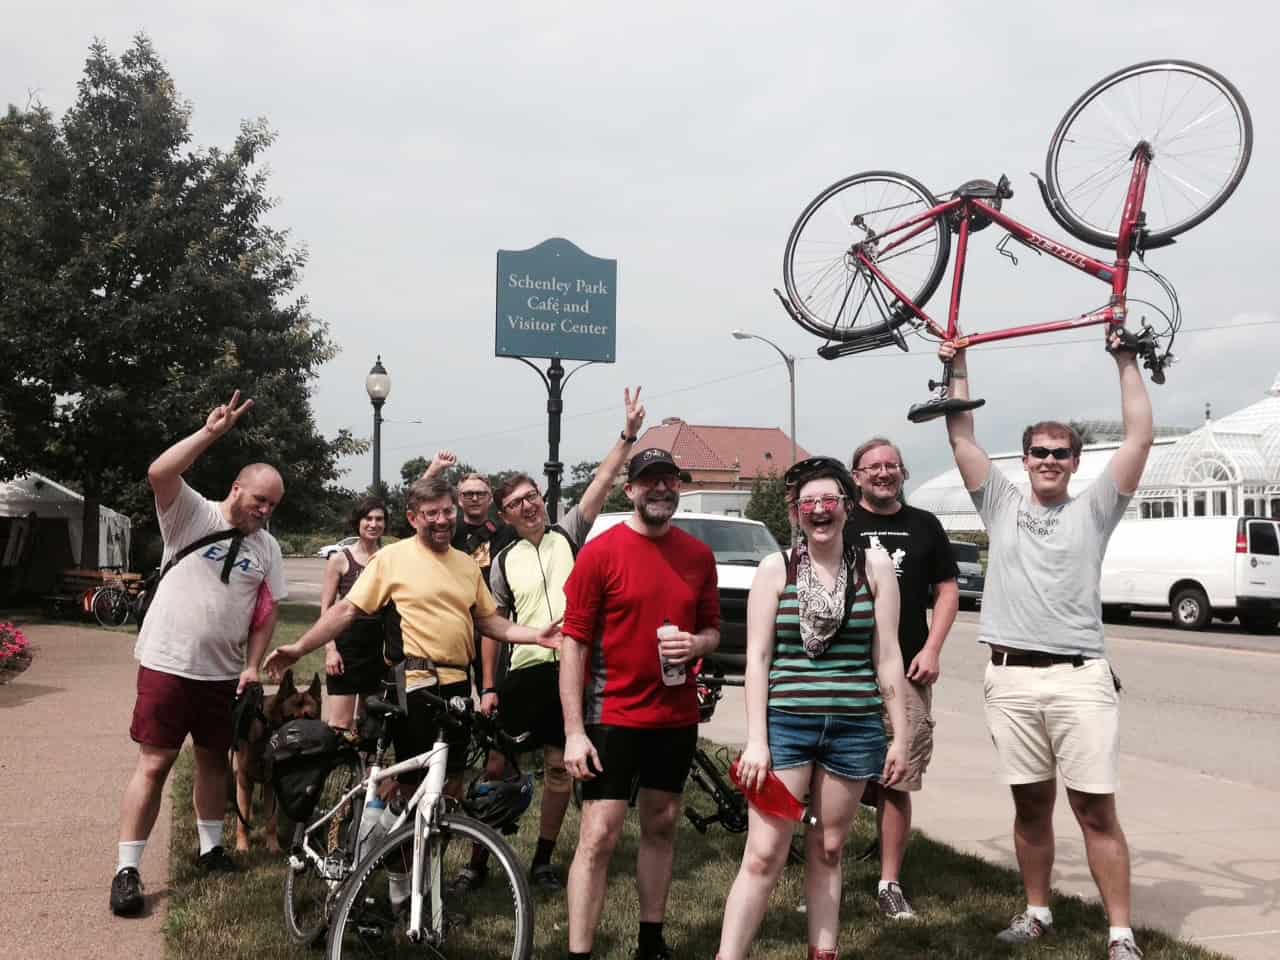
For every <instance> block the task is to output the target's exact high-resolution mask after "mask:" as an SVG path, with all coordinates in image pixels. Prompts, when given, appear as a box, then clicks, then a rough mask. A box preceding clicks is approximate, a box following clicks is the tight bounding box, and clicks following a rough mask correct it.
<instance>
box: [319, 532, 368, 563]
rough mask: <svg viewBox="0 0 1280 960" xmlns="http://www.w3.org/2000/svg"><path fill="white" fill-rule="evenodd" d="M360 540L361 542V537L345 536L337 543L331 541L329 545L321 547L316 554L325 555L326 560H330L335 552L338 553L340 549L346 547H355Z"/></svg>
mask: <svg viewBox="0 0 1280 960" xmlns="http://www.w3.org/2000/svg"><path fill="white" fill-rule="evenodd" d="M359 542H360V538H359V537H343V538H342V539H341V540H339V541H338V542H337V543H331V544H329V545H328V546H325V547H321V548H320V549H319V550H317V551H316V556H317V557H324V558H325V559H326V560H328V559H329V558H330V557H331V556H333V555H334V554H335V553H337V552H338V551H339V550H341V549H343V548H344V547H354V546H355V545H356V544H357V543H359Z"/></svg>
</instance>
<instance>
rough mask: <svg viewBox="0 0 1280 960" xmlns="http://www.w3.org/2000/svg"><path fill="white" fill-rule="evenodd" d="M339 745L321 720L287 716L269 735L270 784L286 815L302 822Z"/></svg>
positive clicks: (333, 734) (312, 810)
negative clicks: (277, 728) (283, 722)
mask: <svg viewBox="0 0 1280 960" xmlns="http://www.w3.org/2000/svg"><path fill="white" fill-rule="evenodd" d="M340 745H341V744H340V741H339V739H338V735H337V734H336V733H334V731H333V729H332V728H330V726H329V725H328V724H327V723H325V722H324V721H323V720H310V719H301V720H290V721H289V722H288V723H286V724H285V725H284V726H283V727H281V728H280V729H279V730H277V731H276V732H275V733H273V734H272V735H271V739H270V741H268V743H267V763H268V766H269V768H270V770H271V784H272V786H273V787H275V792H276V799H278V800H279V801H280V806H281V807H282V808H283V809H284V812H285V814H286V815H287V816H288V817H289V819H291V820H293V821H294V822H296V823H306V822H307V820H308V819H310V817H311V814H312V813H314V812H315V809H316V801H318V800H319V799H320V791H321V790H322V789H323V788H324V780H325V777H327V776H328V775H329V771H330V770H332V769H333V767H334V762H335V760H336V759H337V756H338V750H339V747H340Z"/></svg>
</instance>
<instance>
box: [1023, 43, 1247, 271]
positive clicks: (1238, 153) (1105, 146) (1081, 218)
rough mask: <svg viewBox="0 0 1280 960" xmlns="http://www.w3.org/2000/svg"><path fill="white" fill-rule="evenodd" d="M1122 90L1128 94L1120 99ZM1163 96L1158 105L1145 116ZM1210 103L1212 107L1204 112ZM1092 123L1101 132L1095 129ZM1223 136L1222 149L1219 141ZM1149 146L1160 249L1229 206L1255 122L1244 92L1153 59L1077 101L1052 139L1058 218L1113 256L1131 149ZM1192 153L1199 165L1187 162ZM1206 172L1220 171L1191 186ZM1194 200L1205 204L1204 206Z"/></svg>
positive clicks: (1050, 189)
mask: <svg viewBox="0 0 1280 960" xmlns="http://www.w3.org/2000/svg"><path fill="white" fill-rule="evenodd" d="M1161 79H1163V87H1161V85H1160V82H1159V81H1160V80H1161ZM1121 88H1123V91H1122V92H1123V96H1117V94H1118V93H1119V92H1120V91H1121ZM1157 95H1158V96H1159V105H1158V106H1156V107H1154V108H1152V109H1148V107H1149V104H1150V103H1151V101H1152V100H1153V99H1154V98H1155V97H1156V96H1157ZM1205 98H1208V101H1209V102H1207V103H1205V104H1204V106H1203V107H1201V106H1200V105H1201V103H1202V102H1203V101H1204V100H1205ZM1215 101H1216V103H1214V102H1215ZM1113 106H1114V107H1116V109H1111V108H1112V107H1113ZM1211 106H1212V109H1210V107H1211ZM1196 110H1198V116H1195V115H1194V114H1193V115H1191V116H1190V117H1189V118H1188V115H1187V113H1186V112H1184V111H1196ZM1215 114H1221V116H1220V117H1215ZM1094 124H1097V125H1098V126H1099V127H1100V128H1101V129H1100V130H1098V131H1097V132H1095V131H1094V129H1093V125H1094ZM1117 135H1118V137H1117ZM1202 135H1207V136H1209V137H1210V138H1211V140H1210V143H1209V144H1208V145H1207V146H1206V145H1196V141H1195V138H1197V137H1200V136H1202ZM1216 138H1221V144H1214V143H1213V142H1212V140H1213V139H1216ZM1143 139H1145V140H1147V142H1148V143H1150V144H1151V148H1152V152H1153V158H1152V160H1151V165H1150V171H1149V173H1148V176H1147V192H1146V195H1145V197H1144V199H1143V209H1144V211H1145V212H1146V214H1147V222H1146V227H1145V230H1146V236H1145V240H1146V242H1147V243H1148V244H1150V245H1159V244H1161V243H1167V242H1168V241H1170V240H1171V239H1172V238H1173V237H1175V236H1177V235H1178V234H1180V233H1184V232H1185V231H1187V230H1190V229H1191V228H1192V227H1194V226H1196V225H1197V224H1199V223H1201V222H1203V221H1204V220H1205V219H1207V218H1208V217H1209V216H1210V215H1211V214H1213V213H1214V212H1215V211H1216V210H1217V209H1218V208H1219V207H1221V206H1222V205H1223V204H1224V203H1226V201H1227V198H1228V197H1230V196H1231V194H1232V193H1233V192H1234V191H1235V189H1236V187H1237V186H1238V185H1239V183H1240V180H1241V178H1242V177H1243V176H1244V172H1245V169H1246V168H1247V167H1248V166H1249V158H1250V156H1251V154H1252V152H1253V120H1252V118H1251V117H1250V115H1249V108H1248V106H1246V105H1245V102H1244V98H1243V97H1242V96H1241V95H1240V91H1238V90H1237V89H1236V88H1235V87H1234V86H1233V85H1232V84H1231V82H1230V81H1229V80H1227V78H1226V77H1224V76H1222V74H1220V73H1218V72H1217V71H1216V70H1213V69H1211V68H1209V67H1205V66H1202V65H1201V64H1198V63H1192V62H1191V61H1189V60H1148V61H1145V62H1143V63H1135V64H1133V65H1132V66H1129V67H1125V68H1124V69H1123V70H1117V71H1116V72H1115V73H1112V74H1109V75H1108V76H1106V77H1103V78H1102V79H1101V80H1099V81H1098V82H1097V83H1095V84H1094V85H1093V86H1092V87H1090V88H1089V89H1088V90H1086V91H1085V92H1084V93H1083V94H1081V95H1080V97H1079V98H1078V99H1077V100H1076V101H1075V103H1073V104H1072V105H1071V107H1070V108H1069V109H1068V110H1067V112H1066V114H1065V115H1064V116H1063V118H1062V120H1061V121H1059V123H1058V126H1057V129H1056V130H1054V133H1053V137H1052V138H1051V139H1050V141H1049V151H1048V153H1047V154H1046V155H1045V189H1046V191H1047V196H1046V201H1047V202H1048V203H1049V212H1050V213H1051V214H1052V215H1053V217H1054V219H1055V220H1057V221H1058V222H1059V223H1060V224H1061V225H1062V226H1063V227H1064V228H1066V229H1067V230H1068V231H1070V232H1071V234H1072V235H1073V236H1075V237H1077V238H1079V239H1080V240H1083V241H1084V242H1085V243H1090V244H1093V245H1094V246H1098V247H1104V248H1110V249H1114V248H1115V246H1116V244H1117V242H1118V240H1119V229H1120V215H1121V213H1122V212H1123V209H1124V201H1125V198H1126V196H1127V195H1128V189H1129V175H1130V173H1131V171H1132V164H1131V157H1132V152H1133V150H1134V148H1135V147H1136V146H1137V144H1138V141H1139V140H1143ZM1179 140H1182V141H1183V142H1182V143H1176V142H1177V141H1179ZM1175 143H1176V145H1175ZM1191 155H1194V156H1195V157H1196V159H1195V160H1194V161H1188V160H1187V159H1186V158H1187V157H1188V156H1191ZM1219 158H1222V159H1219ZM1208 167H1212V168H1213V171H1214V172H1211V173H1209V174H1208V175H1207V182H1206V188H1205V189H1204V190H1201V189H1200V187H1198V186H1196V185H1195V184H1192V183H1191V182H1190V179H1191V178H1193V177H1194V178H1200V177H1205V176H1206V174H1205V173H1204V171H1205V169H1206V168H1208ZM1082 176H1083V179H1082V178H1081V177H1082ZM1064 181H1065V182H1064ZM1188 191H1190V192H1188ZM1195 193H1199V194H1201V195H1202V196H1204V197H1206V198H1207V199H1205V200H1203V201H1200V200H1198V199H1196V198H1195V197H1194V196H1193V194H1195ZM1171 205H1172V207H1173V212H1171V211H1170V207H1171ZM1184 208H1185V209H1184Z"/></svg>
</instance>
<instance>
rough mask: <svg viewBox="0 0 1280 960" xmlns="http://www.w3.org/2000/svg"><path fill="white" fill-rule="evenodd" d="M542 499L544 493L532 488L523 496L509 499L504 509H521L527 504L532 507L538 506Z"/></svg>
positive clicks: (503, 506)
mask: <svg viewBox="0 0 1280 960" xmlns="http://www.w3.org/2000/svg"><path fill="white" fill-rule="evenodd" d="M541 501H542V494H541V493H539V492H538V491H537V490H530V491H529V492H528V493H526V494H525V495H524V496H523V497H515V498H514V499H511V500H508V501H507V502H506V503H504V504H503V505H502V509H503V510H520V509H522V508H523V507H524V505H525V504H528V505H529V506H531V507H535V506H537V505H538V504H539V503H540V502H541Z"/></svg>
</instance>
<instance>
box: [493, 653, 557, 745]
mask: <svg viewBox="0 0 1280 960" xmlns="http://www.w3.org/2000/svg"><path fill="white" fill-rule="evenodd" d="M498 720H499V722H501V724H502V729H503V730H505V731H507V733H509V734H511V736H513V737H517V736H519V735H520V734H522V733H524V732H525V731H528V732H530V733H532V734H533V736H532V737H530V738H529V739H528V740H526V741H525V742H524V744H522V749H533V748H534V747H563V746H564V712H563V711H562V710H561V708H560V664H558V663H552V662H548V663H535V664H533V665H532V666H528V667H521V668H519V669H518V670H511V671H509V672H508V673H507V675H506V677H504V678H503V681H502V686H500V687H499V688H498Z"/></svg>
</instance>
